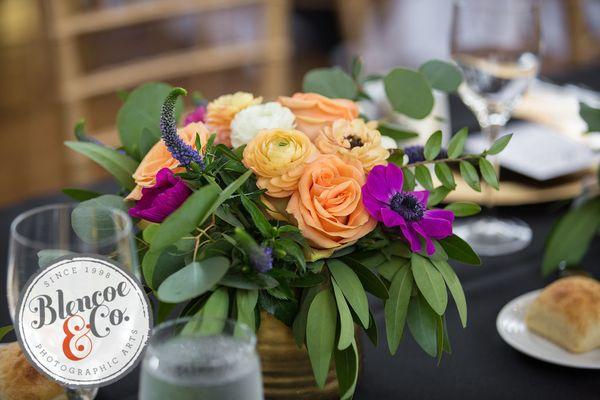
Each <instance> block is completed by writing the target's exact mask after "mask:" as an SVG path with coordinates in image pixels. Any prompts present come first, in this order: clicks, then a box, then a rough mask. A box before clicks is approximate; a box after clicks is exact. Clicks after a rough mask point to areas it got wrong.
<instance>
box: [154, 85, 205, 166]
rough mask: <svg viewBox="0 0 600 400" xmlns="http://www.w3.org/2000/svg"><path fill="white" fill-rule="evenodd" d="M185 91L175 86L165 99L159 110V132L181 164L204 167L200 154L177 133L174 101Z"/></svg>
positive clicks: (184, 93) (185, 92)
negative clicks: (193, 164) (194, 164)
mask: <svg viewBox="0 0 600 400" xmlns="http://www.w3.org/2000/svg"><path fill="white" fill-rule="evenodd" d="M186 94H187V91H186V90H185V89H183V88H175V89H173V90H171V93H169V95H168V96H167V98H166V99H165V102H164V103H163V105H162V109H161V112H160V132H161V134H162V138H163V141H164V142H165V145H166V146H167V149H168V150H169V152H170V153H171V154H172V155H173V158H175V159H176V160H177V161H179V163H180V164H181V165H183V166H184V167H187V166H189V165H190V164H191V163H192V162H195V163H196V164H198V165H199V166H200V168H202V169H204V161H202V156H201V155H200V154H199V153H198V151H196V150H195V149H194V148H193V147H192V146H190V145H189V144H187V143H185V142H184V141H183V140H182V139H181V138H180V137H179V135H178V134H177V122H176V121H175V102H176V101H177V98H178V97H179V96H181V95H183V96H185V95H186Z"/></svg>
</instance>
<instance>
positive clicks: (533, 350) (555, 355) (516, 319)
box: [496, 290, 600, 369]
mask: <svg viewBox="0 0 600 400" xmlns="http://www.w3.org/2000/svg"><path fill="white" fill-rule="evenodd" d="M539 293H540V290H534V291H533V292H529V293H526V294H524V295H521V296H519V297H517V298H516V299H513V300H511V301H510V302H509V303H508V304H506V305H505V306H504V307H503V308H502V310H500V312H499V313H498V318H497V319H496V329H498V333H499V334H500V336H501V337H502V339H504V341H505V342H506V343H508V344H509V345H511V346H512V347H514V348H515V349H517V350H519V351H520V352H522V353H525V354H527V355H529V356H531V357H534V358H537V359H539V360H542V361H546V362H549V363H552V364H558V365H564V366H566V367H573V368H591V369H600V349H595V350H592V351H588V352H587V353H583V354H574V353H570V352H568V351H567V350H564V349H563V348H562V347H559V346H557V345H555V344H554V343H552V342H550V341H549V340H546V339H544V338H543V337H541V336H538V335H536V334H535V333H533V332H531V331H530V330H529V329H527V326H526V325H525V313H526V311H527V308H528V307H529V304H531V302H532V301H533V300H534V299H535V298H536V297H537V295H538V294H539Z"/></svg>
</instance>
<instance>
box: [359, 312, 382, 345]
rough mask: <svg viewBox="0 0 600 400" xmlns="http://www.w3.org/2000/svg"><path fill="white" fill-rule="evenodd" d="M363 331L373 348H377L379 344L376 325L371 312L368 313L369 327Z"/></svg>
mask: <svg viewBox="0 0 600 400" xmlns="http://www.w3.org/2000/svg"><path fill="white" fill-rule="evenodd" d="M363 329H364V327H363ZM364 331H365V333H366V334H367V337H368V338H369V340H370V341H371V343H373V345H374V346H377V345H378V343H379V333H378V331H377V323H376V322H375V318H373V313H372V312H371V311H369V327H368V328H367V329H364Z"/></svg>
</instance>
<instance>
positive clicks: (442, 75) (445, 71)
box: [419, 60, 462, 93]
mask: <svg viewBox="0 0 600 400" xmlns="http://www.w3.org/2000/svg"><path fill="white" fill-rule="evenodd" d="M419 71H421V72H422V73H423V74H424V75H425V77H427V80H428V81H429V84H430V85H431V87H433V88H434V89H438V90H441V91H443V92H448V93H450V92H454V91H455V90H456V89H458V87H459V86H460V84H461V82H462V74H461V72H460V70H459V69H458V68H457V67H456V66H454V65H453V64H450V63H447V62H444V61H441V60H431V61H427V62H426V63H425V64H423V65H421V66H420V67H419Z"/></svg>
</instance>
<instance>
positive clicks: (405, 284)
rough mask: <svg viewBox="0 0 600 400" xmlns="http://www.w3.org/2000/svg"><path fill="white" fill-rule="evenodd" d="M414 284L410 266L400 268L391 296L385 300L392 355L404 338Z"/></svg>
mask: <svg viewBox="0 0 600 400" xmlns="http://www.w3.org/2000/svg"><path fill="white" fill-rule="evenodd" d="M412 286H413V277H412V274H411V271H410V268H408V267H407V266H404V267H402V268H400V270H399V271H398V272H397V273H396V274H395V275H394V279H393V280H392V283H391V285H390V298H389V299H388V301H386V302H385V329H386V335H387V342H388V347H389V349H390V353H391V354H392V355H393V354H396V350H398V345H399V344H400V341H401V340H402V334H403V332H404V323H405V321H406V313H407V310H408V302H409V300H410V295H411V293H412Z"/></svg>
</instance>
